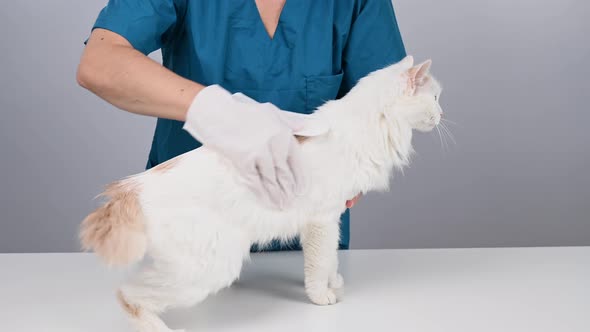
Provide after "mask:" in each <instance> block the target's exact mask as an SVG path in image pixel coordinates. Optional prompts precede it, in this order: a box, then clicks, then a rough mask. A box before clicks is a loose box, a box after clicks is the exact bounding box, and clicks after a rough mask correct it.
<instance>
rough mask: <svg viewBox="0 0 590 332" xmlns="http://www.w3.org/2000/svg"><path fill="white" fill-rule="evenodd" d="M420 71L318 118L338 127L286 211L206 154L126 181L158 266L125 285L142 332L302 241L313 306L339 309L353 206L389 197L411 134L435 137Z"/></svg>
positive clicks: (310, 150)
mask: <svg viewBox="0 0 590 332" xmlns="http://www.w3.org/2000/svg"><path fill="white" fill-rule="evenodd" d="M412 65H413V59H412V58H411V57H408V58H406V59H404V60H403V61H401V62H400V63H398V64H395V65H392V66H389V67H386V68H384V69H381V70H378V71H376V72H373V73H371V74H370V75H369V76H367V77H365V78H363V79H362V80H361V81H360V82H359V83H358V84H357V85H356V86H355V87H354V88H353V89H352V91H350V93H348V94H347V95H346V96H345V97H344V98H342V99H340V100H334V101H330V102H327V103H326V104H324V105H323V106H321V107H320V108H319V109H318V110H317V111H316V114H317V116H319V117H321V118H322V119H324V120H325V121H327V122H329V124H330V127H331V129H330V131H329V132H328V133H327V134H325V135H323V136H320V137H312V138H309V139H308V140H307V141H306V142H305V143H303V144H302V153H303V154H304V157H305V160H306V164H305V167H306V170H307V174H309V177H308V179H307V180H308V182H309V186H308V188H309V190H308V192H306V193H305V194H304V195H301V196H299V197H297V198H296V200H295V202H294V203H293V204H292V206H290V207H289V208H287V209H285V210H282V211H279V210H273V209H269V208H268V207H266V206H264V205H263V204H261V203H260V202H258V201H257V200H256V198H255V197H254V195H253V194H252V193H250V192H249V191H248V190H247V189H246V187H245V186H243V185H242V184H241V180H240V178H239V176H238V175H237V172H236V171H235V170H234V167H233V166H232V165H231V164H230V163H229V162H228V161H227V160H226V159H224V158H223V157H222V156H221V155H219V154H218V153H216V152H215V151H212V150H211V149H208V148H207V147H202V148H199V149H196V150H193V151H190V152H188V153H186V154H184V155H183V156H182V157H181V158H180V160H179V161H178V163H177V164H175V165H174V167H172V168H170V169H168V170H166V171H161V172H156V171H146V172H144V173H141V174H138V175H135V176H133V177H131V178H129V179H127V180H125V181H133V182H135V183H136V184H138V187H139V188H140V194H139V197H140V202H141V207H142V210H143V214H144V216H145V225H146V232H147V238H148V241H149V244H148V251H147V253H148V255H149V256H150V258H151V259H150V261H149V262H147V261H146V262H144V263H143V265H142V266H141V270H140V272H139V273H138V274H137V275H135V276H133V278H132V279H131V280H129V281H128V282H127V283H126V284H124V285H123V286H122V287H121V292H122V294H123V295H124V298H125V299H126V301H127V302H128V303H130V304H131V305H133V306H137V307H139V308H141V312H142V314H141V315H139V317H136V318H133V321H134V323H135V324H136V328H137V329H138V330H140V331H142V332H143V331H166V330H167V328H166V327H165V325H164V324H163V323H162V322H161V320H160V319H159V318H158V317H157V316H156V314H157V313H160V312H162V311H163V310H165V309H166V308H168V307H172V306H190V305H193V304H195V303H197V302H199V301H201V300H203V299H204V298H205V297H206V296H207V295H209V294H211V293H214V292H216V291H218V290H220V289H222V288H224V287H227V286H229V285H230V284H231V283H232V282H233V281H234V280H235V279H236V278H238V276H239V273H240V270H241V267H242V262H243V261H244V260H245V259H247V258H248V256H249V249H250V246H251V245H252V244H253V243H259V244H265V243H269V242H270V241H271V240H273V239H280V240H283V241H288V240H290V239H292V238H293V237H295V236H297V235H300V236H301V241H302V245H303V250H304V257H305V289H306V292H307V294H308V296H309V298H310V300H311V301H312V302H314V303H316V304H321V305H325V304H333V303H335V302H336V301H337V299H336V293H335V290H336V289H337V288H340V287H342V277H341V276H340V275H339V274H338V271H337V269H338V259H337V247H338V238H339V233H338V230H339V217H340V215H341V213H342V212H344V210H345V201H346V200H347V199H350V198H352V197H353V196H355V195H356V194H358V193H366V192H368V191H370V190H381V191H382V190H387V189H388V185H389V182H390V177H391V175H392V172H393V169H394V168H398V169H400V168H402V167H404V166H405V165H407V164H408V162H409V158H410V155H411V154H412V146H411V140H412V129H419V130H422V131H427V130H431V129H432V128H433V127H434V126H436V125H437V124H438V122H439V121H440V106H439V105H438V103H437V102H436V101H435V97H434V96H435V95H438V94H440V86H439V85H438V83H436V81H435V80H434V79H433V78H431V77H430V76H423V77H422V80H416V81H414V78H413V77H409V76H411V75H412V74H411V73H409V70H408V69H409V68H411V67H412ZM422 65H424V64H422ZM419 66H421V65H419ZM428 66H429V64H428ZM414 68H416V67H414ZM426 71H427V68H426ZM418 75H426V74H424V73H423V74H418ZM412 84H414V85H412ZM415 84H417V85H415Z"/></svg>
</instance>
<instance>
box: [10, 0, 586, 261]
mask: <svg viewBox="0 0 590 332" xmlns="http://www.w3.org/2000/svg"><path fill="white" fill-rule="evenodd" d="M288 1H295V0H288ZM105 3H106V1H105V0H87V1H74V0H53V1H35V0H19V1H7V2H6V3H4V4H3V6H2V10H1V11H0V36H1V38H0V40H2V44H3V46H2V49H3V50H2V52H1V53H0V54H1V55H0V57H1V61H0V110H1V115H2V117H1V120H0V158H1V162H0V168H1V169H0V252H46V251H49V252H52V251H53V252H59V251H76V250H78V245H77V240H76V230H77V225H78V223H79V222H80V220H81V219H82V218H83V217H84V216H85V215H86V214H87V213H88V212H90V211H91V209H92V208H93V207H94V206H95V202H93V201H92V200H91V199H92V197H93V196H94V195H95V194H97V193H98V192H99V191H100V188H101V186H102V185H104V184H106V183H108V182H110V181H112V180H114V179H116V178H119V177H122V176H125V175H128V174H131V173H135V172H138V171H141V170H142V169H143V167H144V165H145V161H146V158H147V153H148V148H149V145H150V140H151V137H152V130H153V127H154V124H155V121H154V120H153V119H150V118H147V117H140V116H136V115H131V114H128V113H125V112H122V111H119V110H116V109H115V108H114V107H112V106H110V105H108V104H107V103H105V102H103V101H101V100H99V99H98V98H97V97H95V96H93V95H91V94H90V93H89V92H86V91H85V90H83V89H82V88H79V87H78V86H77V84H76V81H75V70H76V65H77V63H78V60H79V55H80V53H81V51H82V47H83V45H82V41H83V40H84V39H85V37H86V35H87V33H88V31H89V28H90V27H91V25H92V23H93V21H94V19H95V18H96V15H97V13H98V11H99V10H100V8H102V6H103V5H104V4H105ZM395 8H396V11H397V16H398V20H399V24H400V28H401V30H402V34H403V36H404V40H405V42H406V46H407V49H408V51H409V53H412V54H414V55H415V56H416V57H417V59H419V60H423V59H425V58H426V57H432V58H433V59H434V73H435V74H436V75H437V76H438V77H439V79H440V80H441V81H442V83H443V85H444V87H445V90H444V92H443V96H442V104H443V108H444V110H445V113H446V115H447V118H449V119H450V120H452V121H454V122H457V125H454V126H451V127H450V128H451V129H452V132H453V133H454V135H455V138H456V141H457V143H456V144H451V145H450V146H449V147H448V148H446V149H443V148H442V147H441V144H440V142H439V138H438V137H437V136H435V134H420V135H417V137H416V139H415V146H416V150H417V151H418V155H417V156H416V158H415V160H414V162H413V164H412V165H411V167H410V168H409V169H407V170H406V171H405V175H403V176H398V177H397V178H396V179H395V180H394V184H393V186H392V192H391V193H389V194H370V195H368V197H365V198H364V199H363V200H362V201H361V202H360V204H359V205H358V206H357V207H355V208H354V209H353V212H352V214H353V226H352V228H353V229H352V247H353V248H401V247H471V246H478V247H481V246H541V245H543V246H545V245H547V246H553V245H590V175H589V174H588V170H589V169H590V131H589V130H588V124H589V123H590V112H589V111H590V110H589V109H588V108H589V107H588V105H590V103H589V101H588V97H587V93H586V91H585V90H587V88H588V87H589V83H588V80H589V77H590V76H589V75H590V72H589V68H590V65H589V64H588V61H589V59H590V57H589V55H590V52H589V51H590V43H588V35H590V23H588V20H587V16H585V14H584V13H589V12H590V4H589V3H588V2H587V1H584V0H560V1H546V0H516V1H515V0H495V1H492V0H489V1H471V0H447V1H438V0H396V1H395Z"/></svg>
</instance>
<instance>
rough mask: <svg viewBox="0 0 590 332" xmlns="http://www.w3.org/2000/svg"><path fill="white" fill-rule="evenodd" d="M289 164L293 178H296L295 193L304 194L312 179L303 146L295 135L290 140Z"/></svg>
mask: <svg viewBox="0 0 590 332" xmlns="http://www.w3.org/2000/svg"><path fill="white" fill-rule="evenodd" d="M287 164H288V165H289V168H290V169H291V174H293V178H294V180H295V194H296V195H299V196H301V195H304V194H305V193H306V192H307V190H308V188H309V185H310V183H309V181H310V179H309V177H308V176H307V174H306V172H305V167H304V158H303V153H302V152H301V146H300V145H299V142H297V139H295V138H294V137H292V139H291V142H290V146H289V156H288V158H287Z"/></svg>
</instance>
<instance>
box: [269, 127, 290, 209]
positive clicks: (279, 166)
mask: <svg viewBox="0 0 590 332" xmlns="http://www.w3.org/2000/svg"><path fill="white" fill-rule="evenodd" d="M292 139H293V136H291V135H290V134H288V133H283V134H279V135H276V136H274V137H273V138H272V139H271V141H270V151H271V153H272V157H273V160H274V165H275V172H276V178H277V182H278V183H279V185H280V187H281V189H282V191H283V196H284V197H285V198H286V199H287V201H286V202H285V203H286V204H289V203H290V202H291V200H292V199H293V196H294V194H295V177H294V175H293V171H292V170H291V167H290V166H289V163H288V158H289V153H290V149H291V147H290V145H291V140H292Z"/></svg>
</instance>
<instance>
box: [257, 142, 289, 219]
mask: <svg viewBox="0 0 590 332" xmlns="http://www.w3.org/2000/svg"><path fill="white" fill-rule="evenodd" d="M256 168H257V170H258V173H259V176H260V179H261V182H262V186H263V187H264V189H265V190H266V193H267V195H268V198H269V200H270V201H271V202H272V203H273V204H274V205H275V206H276V207H279V208H282V207H283V202H284V201H285V197H284V192H283V190H282V188H281V186H280V184H279V183H278V181H277V174H276V170H275V163H274V160H273V156H272V153H271V152H270V150H268V149H267V150H263V152H262V153H260V155H258V158H257V159H256Z"/></svg>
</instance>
